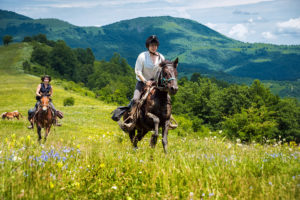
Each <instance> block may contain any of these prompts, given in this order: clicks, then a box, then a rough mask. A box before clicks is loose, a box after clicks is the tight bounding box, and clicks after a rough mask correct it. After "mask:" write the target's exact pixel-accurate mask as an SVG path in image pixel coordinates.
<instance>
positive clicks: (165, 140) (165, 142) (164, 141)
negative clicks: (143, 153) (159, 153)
mask: <svg viewBox="0 0 300 200" xmlns="http://www.w3.org/2000/svg"><path fill="white" fill-rule="evenodd" d="M169 124H170V120H168V121H166V122H165V124H164V126H163V127H162V144H163V147H164V151H165V153H167V147H168V130H169Z"/></svg>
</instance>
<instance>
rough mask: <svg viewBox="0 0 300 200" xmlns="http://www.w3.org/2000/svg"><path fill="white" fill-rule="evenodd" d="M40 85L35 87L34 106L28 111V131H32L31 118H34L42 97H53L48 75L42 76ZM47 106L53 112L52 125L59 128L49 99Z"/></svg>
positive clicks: (55, 113)
mask: <svg viewBox="0 0 300 200" xmlns="http://www.w3.org/2000/svg"><path fill="white" fill-rule="evenodd" d="M41 80H42V83H40V84H39V85H38V86H37V89H36V100H37V102H36V104H35V106H34V108H33V109H30V110H29V111H28V120H29V122H30V124H31V125H30V126H29V127H28V128H29V129H33V120H34V119H33V118H34V115H35V114H36V112H37V110H38V107H39V105H40V99H41V97H42V96H49V97H51V96H52V95H53V89H52V86H51V85H50V82H51V77H50V76H48V75H44V76H43V77H42V78H41ZM49 106H50V108H51V109H52V112H53V115H54V121H53V124H55V125H56V126H61V124H59V123H58V122H57V112H56V109H55V107H54V105H53V103H52V100H51V99H50V102H49Z"/></svg>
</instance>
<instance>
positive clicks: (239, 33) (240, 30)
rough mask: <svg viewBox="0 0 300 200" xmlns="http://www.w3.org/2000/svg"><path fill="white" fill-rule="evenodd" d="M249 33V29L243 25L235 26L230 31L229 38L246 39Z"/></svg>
mask: <svg viewBox="0 0 300 200" xmlns="http://www.w3.org/2000/svg"><path fill="white" fill-rule="evenodd" d="M248 33H249V31H248V28H247V27H246V26H245V25H243V24H236V25H234V26H233V27H232V28H231V30H230V31H229V33H228V34H229V36H231V37H237V38H239V39H245V38H246V35H247V34H248Z"/></svg>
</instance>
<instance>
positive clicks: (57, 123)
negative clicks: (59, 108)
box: [53, 112, 61, 126]
mask: <svg viewBox="0 0 300 200" xmlns="http://www.w3.org/2000/svg"><path fill="white" fill-rule="evenodd" d="M53 124H54V125H55V126H61V124H60V123H59V122H58V120H57V114H56V112H55V114H54V120H53Z"/></svg>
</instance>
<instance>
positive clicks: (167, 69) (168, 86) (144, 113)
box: [120, 58, 178, 153]
mask: <svg viewBox="0 0 300 200" xmlns="http://www.w3.org/2000/svg"><path fill="white" fill-rule="evenodd" d="M177 65H178V58H177V59H176V60H175V61H164V62H162V63H161V64H160V67H161V68H160V69H161V70H160V72H159V74H158V76H157V80H155V81H156V86H154V88H153V89H152V90H151V92H150V93H149V95H148V96H147V99H146V101H145V103H144V104H143V105H142V106H141V110H140V114H139V115H138V118H137V119H136V127H135V128H134V129H133V130H129V131H128V133H129V137H130V139H131V142H132V144H133V146H134V147H135V148H137V143H138V141H140V140H141V139H142V138H143V137H144V136H145V135H146V133H147V132H149V131H151V130H154V131H155V132H154V134H152V137H151V141H150V145H151V147H153V148H154V147H155V145H156V143H157V138H158V130H159V127H161V128H162V144H163V147H164V151H165V153H167V146H168V130H169V129H171V126H170V125H171V120H172V119H171V113H172V106H171V99H170V96H169V94H171V95H175V94H176V93H177V90H178V86H177V74H178V73H177ZM145 90H147V88H145ZM142 96H143V94H142ZM128 117H129V112H128V111H127V112H125V113H124V115H123V120H126V119H127V118H128ZM120 126H121V128H122V129H123V130H124V127H122V125H120ZM136 130H137V134H136Z"/></svg>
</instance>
